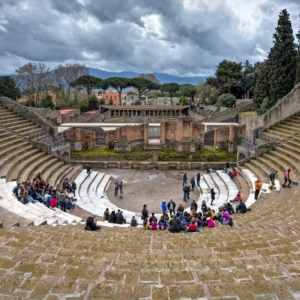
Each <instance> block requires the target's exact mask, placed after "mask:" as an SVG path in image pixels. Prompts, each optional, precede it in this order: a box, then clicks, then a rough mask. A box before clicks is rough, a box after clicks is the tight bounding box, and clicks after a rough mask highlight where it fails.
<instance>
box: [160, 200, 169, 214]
mask: <svg viewBox="0 0 300 300" xmlns="http://www.w3.org/2000/svg"><path fill="white" fill-rule="evenodd" d="M167 210H168V208H167V204H166V200H163V201H162V202H161V211H162V213H163V214H164V213H166V212H167Z"/></svg>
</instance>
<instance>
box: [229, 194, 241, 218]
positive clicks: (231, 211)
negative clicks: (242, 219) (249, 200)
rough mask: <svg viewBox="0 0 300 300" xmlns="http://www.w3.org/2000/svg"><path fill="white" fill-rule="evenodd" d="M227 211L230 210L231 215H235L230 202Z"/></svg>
mask: <svg viewBox="0 0 300 300" xmlns="http://www.w3.org/2000/svg"><path fill="white" fill-rule="evenodd" d="M240 201H241V198H240ZM227 209H228V212H229V213H230V215H233V214H234V213H235V211H234V209H233V206H232V205H231V203H230V202H227Z"/></svg>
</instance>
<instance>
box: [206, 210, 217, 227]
mask: <svg viewBox="0 0 300 300" xmlns="http://www.w3.org/2000/svg"><path fill="white" fill-rule="evenodd" d="M206 216H207V217H206V223H207V227H208V228H213V227H215V226H216V224H215V221H214V220H213V219H212V218H211V216H210V213H207V215H206Z"/></svg>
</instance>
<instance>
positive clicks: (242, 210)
mask: <svg viewBox="0 0 300 300" xmlns="http://www.w3.org/2000/svg"><path fill="white" fill-rule="evenodd" d="M246 212H247V207H246V204H245V203H244V202H243V200H241V201H240V204H239V205H238V206H237V207H236V213H241V214H245V213H246Z"/></svg>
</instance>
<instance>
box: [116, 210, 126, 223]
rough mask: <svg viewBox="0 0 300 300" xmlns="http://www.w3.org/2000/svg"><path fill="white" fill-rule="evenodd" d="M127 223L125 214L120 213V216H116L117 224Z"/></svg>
mask: <svg viewBox="0 0 300 300" xmlns="http://www.w3.org/2000/svg"><path fill="white" fill-rule="evenodd" d="M124 223H126V220H125V219H124V217H123V212H122V211H120V212H119V213H118V214H116V224H124Z"/></svg>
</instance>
